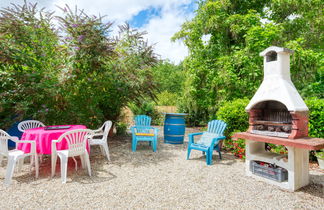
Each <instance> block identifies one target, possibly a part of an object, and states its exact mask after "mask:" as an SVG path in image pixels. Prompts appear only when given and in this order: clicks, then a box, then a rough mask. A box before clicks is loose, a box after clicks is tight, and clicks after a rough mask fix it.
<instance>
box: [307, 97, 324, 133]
mask: <svg viewBox="0 0 324 210" xmlns="http://www.w3.org/2000/svg"><path fill="white" fill-rule="evenodd" d="M305 103H306V105H307V106H308V109H309V136H312V137H317V138H324V126H323V125H324V99H318V98H308V99H306V100H305Z"/></svg>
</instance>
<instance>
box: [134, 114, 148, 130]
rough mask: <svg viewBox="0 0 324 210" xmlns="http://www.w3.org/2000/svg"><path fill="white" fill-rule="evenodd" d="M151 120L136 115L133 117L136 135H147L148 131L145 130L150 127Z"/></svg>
mask: <svg viewBox="0 0 324 210" xmlns="http://www.w3.org/2000/svg"><path fill="white" fill-rule="evenodd" d="M151 120H152V118H151V117H150V116H147V115H136V116H135V119H134V121H135V126H136V129H137V133H149V131H150V130H149V129H147V128H145V127H147V126H151Z"/></svg>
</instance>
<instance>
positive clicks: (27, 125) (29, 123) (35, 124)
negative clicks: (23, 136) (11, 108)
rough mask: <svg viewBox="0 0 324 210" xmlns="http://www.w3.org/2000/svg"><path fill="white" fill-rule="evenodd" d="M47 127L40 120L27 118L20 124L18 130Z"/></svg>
mask: <svg viewBox="0 0 324 210" xmlns="http://www.w3.org/2000/svg"><path fill="white" fill-rule="evenodd" d="M39 127H45V125H44V124H43V123H42V122H40V121H38V120H25V121H22V122H20V123H19V124H18V130H19V131H20V132H24V131H25V130H27V129H32V128H39Z"/></svg>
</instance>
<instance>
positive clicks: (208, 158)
mask: <svg viewBox="0 0 324 210" xmlns="http://www.w3.org/2000/svg"><path fill="white" fill-rule="evenodd" d="M206 153H207V154H206V163H207V165H211V164H212V161H213V150H212V151H207V152H206Z"/></svg>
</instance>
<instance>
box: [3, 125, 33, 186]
mask: <svg viewBox="0 0 324 210" xmlns="http://www.w3.org/2000/svg"><path fill="white" fill-rule="evenodd" d="M8 140H11V141H14V142H15V143H16V147H17V145H18V144H20V143H29V144H31V148H30V152H29V153H24V152H23V151H21V150H17V149H14V150H8ZM4 156H5V157H7V158H8V164H7V172H6V177H5V181H4V182H5V184H6V185H10V183H11V179H12V175H13V172H14V169H15V165H16V162H18V170H19V171H20V169H21V167H22V164H23V163H24V158H25V157H28V156H31V159H34V161H35V169H36V178H38V169H39V165H38V161H37V153H36V143H35V141H29V140H23V141H19V140H18V138H17V137H14V136H10V135H9V134H8V133H7V132H5V131H4V130H1V129H0V165H1V163H2V159H3V157H4Z"/></svg>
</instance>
